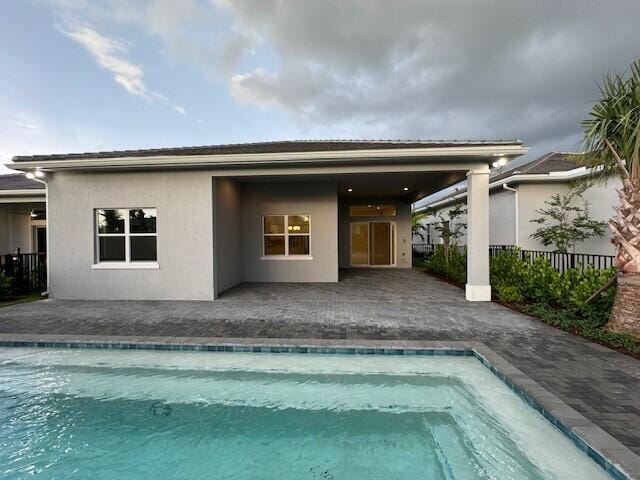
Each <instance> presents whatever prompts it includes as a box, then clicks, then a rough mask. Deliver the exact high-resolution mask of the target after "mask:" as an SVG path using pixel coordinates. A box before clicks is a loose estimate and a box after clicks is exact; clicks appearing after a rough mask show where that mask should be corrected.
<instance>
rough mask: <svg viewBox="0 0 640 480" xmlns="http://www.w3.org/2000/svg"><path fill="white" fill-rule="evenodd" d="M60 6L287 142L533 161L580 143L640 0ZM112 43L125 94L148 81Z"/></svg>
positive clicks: (630, 54) (149, 0)
mask: <svg viewBox="0 0 640 480" xmlns="http://www.w3.org/2000/svg"><path fill="white" fill-rule="evenodd" d="M58 1H59V2H60V1H62V0H58ZM60 5H64V7H59V8H64V9H65V11H67V12H71V14H72V15H75V16H77V17H78V18H85V19H88V20H89V21H93V22H96V23H98V22H104V23H113V24H117V25H126V26H127V27H133V28H136V29H139V30H140V31H142V32H144V33H146V34H147V35H148V36H149V37H150V38H152V39H153V40H154V41H156V44H157V45H158V48H159V49H161V51H162V52H163V53H164V54H165V55H166V57H167V58H168V59H170V60H171V61H175V62H179V63H181V64H188V65H189V66H191V67H194V69H197V70H198V71H200V72H201V73H202V74H203V75H205V76H206V77H207V78H209V79H212V80H213V81H214V82H217V83H218V84H220V83H221V84H222V85H225V86H226V87H227V88H228V91H229V94H230V95H231V97H232V98H233V99H235V100H236V101H237V102H238V103H242V104H243V105H250V106H256V107H259V108H263V109H278V110H280V111H283V112H286V114H288V118H289V119H290V123H289V124H288V125H284V126H283V127H282V129H283V135H289V136H307V137H321V136H327V137H347V136H356V137H389V138H512V137H519V138H522V139H523V140H524V141H525V142H526V143H527V144H528V145H531V146H533V147H534V148H533V149H532V152H533V153H534V154H535V153H543V152H542V151H540V150H541V149H551V148H556V149H573V148H577V147H579V139H580V127H579V122H580V120H581V119H582V118H584V116H585V115H586V113H587V111H588V109H589V107H590V105H591V104H592V102H593V100H594V99H595V98H596V97H597V95H598V89H597V82H598V81H600V80H601V79H602V77H603V75H604V74H606V73H607V72H609V71H613V70H622V69H624V68H626V67H627V66H628V64H629V63H630V62H631V61H633V60H634V59H636V58H637V57H638V51H637V45H639V44H640V30H639V29H638V28H637V21H636V19H637V18H639V16H640V2H637V0H616V1H612V2H602V1H601V0H581V1H580V2H558V1H556V0H538V1H536V2H505V1H503V0H487V1H485V2H477V0H456V1H453V2H452V1H451V0H403V1H402V2H393V3H390V2H388V1H387V0H351V1H349V2H345V1H344V0H323V1H321V2H319V1H313V0H260V1H255V0H233V1H229V0H210V1H208V2H207V1H199V0H183V1H181V2H175V1H172V0H140V1H139V2H135V4H133V5H132V4H131V2H129V1H127V0H110V1H108V2H86V1H82V0H64V1H62V3H61V4H60ZM98 24H102V23H98ZM107 45H111V47H110V49H109V48H107V54H108V56H109V57H115V58H117V59H119V60H124V61H125V62H126V63H127V64H128V65H129V66H130V67H133V68H131V69H126V68H125V69H124V70H125V71H126V72H129V73H130V75H129V76H128V77H126V78H127V79H129V84H130V88H134V89H135V88H136V87H135V85H138V87H139V86H140V85H142V86H144V83H143V82H142V81H143V76H142V75H138V76H137V75H136V70H135V67H139V66H137V65H135V64H133V63H131V62H130V61H128V60H127V59H126V55H125V54H126V47H127V44H125V43H123V42H120V43H118V41H116V44H115V46H114V45H112V44H110V43H108V42H107ZM102 51H104V49H103V50H102ZM105 68H107V67H105ZM140 73H142V70H140ZM123 75H124V73H123ZM136 80H138V81H139V83H138V84H136V83H135V81H136ZM138 90H139V88H138ZM169 105H171V106H172V105H173V104H171V103H169ZM174 108H175V107H174Z"/></svg>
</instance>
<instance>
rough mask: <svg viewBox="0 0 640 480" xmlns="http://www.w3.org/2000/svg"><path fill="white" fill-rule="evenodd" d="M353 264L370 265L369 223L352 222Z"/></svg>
mask: <svg viewBox="0 0 640 480" xmlns="http://www.w3.org/2000/svg"><path fill="white" fill-rule="evenodd" d="M351 265H369V224H368V223H367V222H354V223H352V224H351Z"/></svg>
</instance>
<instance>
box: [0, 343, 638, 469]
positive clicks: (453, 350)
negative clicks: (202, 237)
mask: <svg viewBox="0 0 640 480" xmlns="http://www.w3.org/2000/svg"><path fill="white" fill-rule="evenodd" d="M0 347H45V348H89V349H90V348H101V349H124V350H163V351H214V352H252V353H301V354H309V353H311V354H356V355H425V356H468V357H474V358H476V359H477V360H478V361H480V363H482V364H483V365H484V366H485V367H487V368H488V369H489V370H490V371H491V372H492V373H493V374H494V375H496V376H497V377H498V378H499V379H500V380H501V381H502V382H503V383H504V384H505V385H507V387H509V388H510V389H511V390H512V391H513V392H514V393H516V394H517V395H518V396H519V397H520V398H521V399H522V400H523V401H524V402H525V403H527V404H528V405H530V406H531V407H532V408H534V409H535V410H537V411H538V412H539V413H541V414H542V415H543V416H544V417H545V418H546V419H547V420H548V421H549V422H550V423H551V424H552V425H554V426H555V427H556V428H557V429H558V430H560V431H561V432H562V433H563V434H564V435H566V436H567V437H568V438H569V439H570V440H571V441H572V442H573V444H574V445H576V447H578V449H580V450H581V451H583V452H584V453H585V454H587V455H588V456H589V457H590V458H591V459H593V460H594V461H595V462H596V463H597V464H598V465H600V466H601V467H602V468H603V469H605V471H606V472H607V473H609V474H610V475H611V476H612V478H614V479H616V480H633V479H636V480H640V456H638V455H636V454H635V453H633V452H632V451H631V450H630V449H629V448H627V447H625V446H624V445H623V444H622V443H621V442H620V441H619V440H617V439H615V438H614V437H612V436H611V435H610V434H608V433H607V432H605V431H604V430H603V429H602V428H600V427H598V426H597V425H596V424H594V423H593V422H592V421H591V420H589V419H587V418H586V417H584V416H583V415H582V414H581V413H579V412H578V411H576V410H575V409H573V408H572V407H570V406H569V405H567V404H566V403H565V402H564V401H562V400H561V399H560V398H558V397H557V396H556V395H554V394H553V393H551V392H550V391H548V390H547V389H546V388H544V387H542V386H541V385H540V384H538V383H537V382H536V381H534V380H533V379H532V378H531V377H529V376H528V375H526V374H524V373H523V372H522V371H520V370H519V369H518V368H516V367H515V366H513V365H512V364H511V363H510V362H508V361H507V360H505V359H504V358H503V357H501V356H500V355H498V354H497V353H495V352H494V351H492V350H491V349H490V348H488V347H487V346H486V345H485V344H483V343H481V342H473V341H409V340H343V339H335V340H330V339H295V338H288V339H281V338H223V337H135V336H95V335H44V334H0Z"/></svg>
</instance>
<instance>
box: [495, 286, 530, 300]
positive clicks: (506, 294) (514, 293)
mask: <svg viewBox="0 0 640 480" xmlns="http://www.w3.org/2000/svg"><path fill="white" fill-rule="evenodd" d="M495 294H496V297H498V300H500V301H501V302H506V303H520V302H522V301H524V297H523V296H522V292H521V291H520V288H518V286H517V285H507V284H506V283H498V284H497V285H496V286H495Z"/></svg>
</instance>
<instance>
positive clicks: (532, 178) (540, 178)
mask: <svg viewBox="0 0 640 480" xmlns="http://www.w3.org/2000/svg"><path fill="white" fill-rule="evenodd" d="M592 171H593V169H588V168H586V167H580V168H574V169H573V170H567V171H564V172H550V173H542V174H541V173H532V174H526V173H524V174H515V175H511V176H510V177H507V178H503V179H501V180H498V181H497V182H492V183H489V191H492V190H495V189H496V188H502V185H506V184H512V183H547V182H551V183H553V182H569V181H571V180H575V179H577V178H582V177H586V176H587V175H590V174H591V173H592ZM466 196H467V192H466V191H464V192H462V193H458V194H457V195H454V196H452V197H447V198H444V199H442V200H438V201H436V202H433V203H430V204H428V205H423V206H422V207H420V208H418V209H416V212H422V211H425V210H428V209H432V208H442V207H446V206H448V205H451V204H454V203H457V202H458V201H459V200H461V199H463V198H466Z"/></svg>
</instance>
